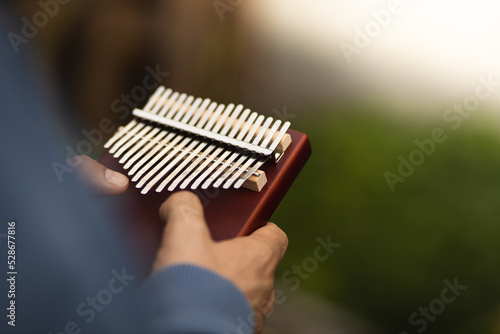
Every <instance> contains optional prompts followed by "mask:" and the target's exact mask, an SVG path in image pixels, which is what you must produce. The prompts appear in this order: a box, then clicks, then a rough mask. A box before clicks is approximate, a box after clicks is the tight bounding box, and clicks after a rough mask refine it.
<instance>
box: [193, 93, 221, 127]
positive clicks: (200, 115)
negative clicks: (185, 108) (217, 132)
mask: <svg viewBox="0 0 500 334" xmlns="http://www.w3.org/2000/svg"><path fill="white" fill-rule="evenodd" d="M207 100H208V99H207ZM208 101H210V100H208ZM205 102H206V100H205ZM213 103H215V102H213ZM213 103H212V104H213ZM204 104H205V103H204ZM205 112H206V107H204V108H198V110H197V111H196V112H195V113H194V115H193V117H191V119H190V120H189V122H188V125H191V126H194V125H195V124H197V122H199V120H200V119H201V118H203V114H205Z"/></svg>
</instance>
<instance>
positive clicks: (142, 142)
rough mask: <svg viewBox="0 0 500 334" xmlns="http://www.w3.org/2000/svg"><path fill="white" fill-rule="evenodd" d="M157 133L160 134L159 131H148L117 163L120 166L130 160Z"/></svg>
mask: <svg viewBox="0 0 500 334" xmlns="http://www.w3.org/2000/svg"><path fill="white" fill-rule="evenodd" d="M158 132H160V129H159V128H154V129H153V131H150V132H149V133H148V134H147V135H146V136H144V137H142V138H141V140H140V141H139V142H138V143H137V144H135V146H134V147H132V148H131V149H130V150H128V152H127V153H126V154H125V155H124V156H123V157H122V158H121V159H120V161H119V163H121V164H122V165H123V164H125V163H126V162H127V160H128V159H130V157H131V156H132V155H134V153H136V152H137V151H138V150H139V149H140V148H141V147H143V146H144V145H145V144H146V143H148V142H150V141H151V138H153V137H154V136H155V135H156V134H157V133H158Z"/></svg>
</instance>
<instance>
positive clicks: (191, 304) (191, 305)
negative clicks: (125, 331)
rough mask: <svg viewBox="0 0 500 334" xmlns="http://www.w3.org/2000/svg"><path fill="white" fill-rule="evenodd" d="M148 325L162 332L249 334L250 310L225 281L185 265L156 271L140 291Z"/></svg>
mask: <svg viewBox="0 0 500 334" xmlns="http://www.w3.org/2000/svg"><path fill="white" fill-rule="evenodd" d="M141 294H142V297H143V298H145V300H144V302H145V303H146V304H147V305H148V306H149V307H148V308H149V309H150V310H151V311H150V313H151V314H150V316H151V317H152V324H153V327H154V328H155V329H157V330H158V331H159V332H161V331H162V330H166V333H224V334H226V333H227V334H232V333H238V334H240V333H248V334H251V333H253V327H254V320H253V311H252V309H251V307H250V305H249V303H248V301H247V299H246V298H245V296H244V295H243V294H242V292H241V291H240V290H239V289H238V288H237V287H236V286H235V285H234V284H233V283H231V282H230V281H229V280H227V279H225V278H223V277H221V276H219V275H217V274H215V273H213V272H212V271H209V270H206V269H204V268H201V267H197V266H194V265H189V264H178V265H174V266H171V267H168V268H166V269H163V270H162V271H160V272H158V273H157V274H155V275H154V276H152V277H150V278H149V279H148V280H147V281H146V282H144V284H143V286H142V289H141Z"/></svg>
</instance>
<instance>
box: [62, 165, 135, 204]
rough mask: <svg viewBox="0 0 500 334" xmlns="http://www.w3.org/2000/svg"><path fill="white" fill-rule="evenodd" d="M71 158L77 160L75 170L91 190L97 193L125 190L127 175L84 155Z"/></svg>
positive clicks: (109, 193)
mask: <svg viewBox="0 0 500 334" xmlns="http://www.w3.org/2000/svg"><path fill="white" fill-rule="evenodd" d="M72 159H74V160H76V161H78V166H77V167H75V170H76V171H77V173H78V175H80V177H81V178H82V179H83V180H84V181H85V182H86V183H87V184H88V186H89V187H90V189H91V191H92V192H94V193H96V194H99V195H119V194H121V193H123V192H125V190H127V188H128V184H129V180H128V177H127V176H125V175H123V174H121V173H118V172H115V171H113V170H111V169H109V168H106V167H104V166H103V165H101V164H100V163H98V162H97V161H95V160H93V159H92V158H90V157H87V156H85V155H81V156H76V157H73V158H72Z"/></svg>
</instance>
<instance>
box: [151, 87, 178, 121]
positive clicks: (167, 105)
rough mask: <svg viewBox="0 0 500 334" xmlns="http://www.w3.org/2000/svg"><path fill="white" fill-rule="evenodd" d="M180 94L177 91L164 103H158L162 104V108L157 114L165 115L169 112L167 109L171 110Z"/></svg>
mask: <svg viewBox="0 0 500 334" xmlns="http://www.w3.org/2000/svg"><path fill="white" fill-rule="evenodd" d="M179 95H180V94H179V92H175V93H173V94H172V96H170V97H169V99H168V100H166V101H165V102H164V103H162V104H160V103H158V104H157V105H159V106H161V109H160V111H158V112H157V113H155V114H157V115H158V116H164V115H165V114H166V113H167V111H168V110H170V108H171V107H172V105H173V104H174V103H175V101H177V99H178V98H179Z"/></svg>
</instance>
